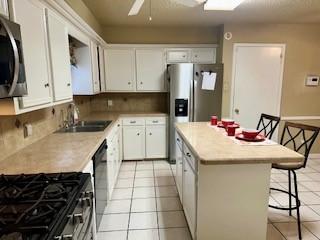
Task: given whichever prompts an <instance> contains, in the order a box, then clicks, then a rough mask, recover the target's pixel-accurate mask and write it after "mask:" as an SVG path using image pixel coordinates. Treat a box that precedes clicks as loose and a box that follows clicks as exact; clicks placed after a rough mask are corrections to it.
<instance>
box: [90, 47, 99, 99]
mask: <svg viewBox="0 0 320 240" xmlns="http://www.w3.org/2000/svg"><path fill="white" fill-rule="evenodd" d="M90 46H91V62H92V84H93V93H95V94H96V93H99V92H100V79H99V56H98V45H97V44H96V43H95V42H93V41H91V44H90Z"/></svg>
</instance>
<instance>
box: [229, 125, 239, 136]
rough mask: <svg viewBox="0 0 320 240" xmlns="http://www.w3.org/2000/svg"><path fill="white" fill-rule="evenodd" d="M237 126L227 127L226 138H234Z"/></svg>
mask: <svg viewBox="0 0 320 240" xmlns="http://www.w3.org/2000/svg"><path fill="white" fill-rule="evenodd" d="M237 127H238V126H237V125H234V124H232V125H228V126H227V133H228V136H234V135H236V129H237Z"/></svg>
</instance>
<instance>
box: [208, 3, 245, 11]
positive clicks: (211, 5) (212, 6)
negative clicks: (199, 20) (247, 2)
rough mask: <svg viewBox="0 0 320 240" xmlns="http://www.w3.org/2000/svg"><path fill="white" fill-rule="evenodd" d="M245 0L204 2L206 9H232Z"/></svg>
mask: <svg viewBox="0 0 320 240" xmlns="http://www.w3.org/2000/svg"><path fill="white" fill-rule="evenodd" d="M242 2H244V0H208V1H207V2H206V3H205V4H204V10H222V11H232V10H234V9H235V8H236V7H238V6H239V5H240V4H241V3H242Z"/></svg>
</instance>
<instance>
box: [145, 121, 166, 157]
mask: <svg viewBox="0 0 320 240" xmlns="http://www.w3.org/2000/svg"><path fill="white" fill-rule="evenodd" d="M166 139H167V131H166V125H149V126H148V125H147V126H146V158H166V157H167V141H166Z"/></svg>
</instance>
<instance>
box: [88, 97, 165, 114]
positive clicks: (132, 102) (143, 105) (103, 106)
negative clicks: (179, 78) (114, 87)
mask: <svg viewBox="0 0 320 240" xmlns="http://www.w3.org/2000/svg"><path fill="white" fill-rule="evenodd" d="M108 100H110V101H112V106H110V105H109V106H108ZM91 110H92V111H98V112H100V111H110V112H112V111H113V112H164V113H166V112H168V99H167V93H105V94H100V95H98V96H96V97H95V98H93V99H92V101H91Z"/></svg>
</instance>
